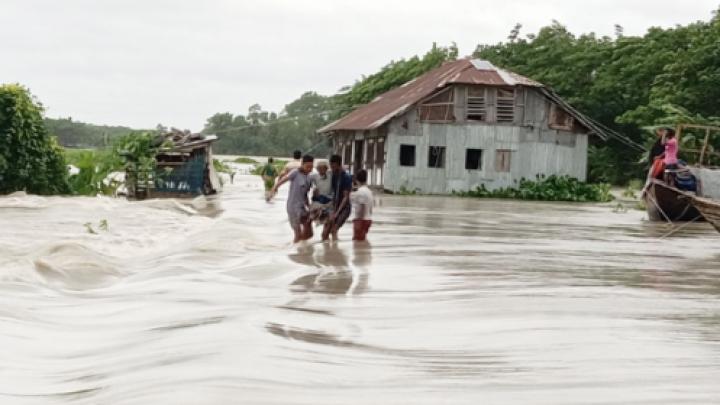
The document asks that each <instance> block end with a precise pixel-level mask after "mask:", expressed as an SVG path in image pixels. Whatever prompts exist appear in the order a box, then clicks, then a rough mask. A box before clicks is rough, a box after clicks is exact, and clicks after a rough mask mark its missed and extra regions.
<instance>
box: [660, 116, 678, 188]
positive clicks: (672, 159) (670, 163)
mask: <svg viewBox="0 0 720 405" xmlns="http://www.w3.org/2000/svg"><path fill="white" fill-rule="evenodd" d="M662 144H663V146H665V153H664V155H663V163H665V183H667V184H670V185H672V184H673V178H672V176H670V174H671V173H673V172H674V171H675V170H677V169H678V157H677V156H678V140H677V137H675V130H674V129H672V128H667V129H665V132H664V134H663V137H662Z"/></svg>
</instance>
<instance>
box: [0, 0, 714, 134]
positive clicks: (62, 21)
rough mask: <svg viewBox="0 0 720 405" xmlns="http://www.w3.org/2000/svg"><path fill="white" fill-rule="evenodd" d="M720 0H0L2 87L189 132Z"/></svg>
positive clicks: (705, 8) (681, 14)
mask: <svg viewBox="0 0 720 405" xmlns="http://www.w3.org/2000/svg"><path fill="white" fill-rule="evenodd" d="M719 4H720V0H692V1H684V2H681V1H675V2H670V1H657V0H589V1H588V0H585V1H579V0H544V1H531V0H504V1H487V0H443V1H438V0H435V1H425V0H407V1H405V0H403V1H395V0H363V1H346V0H312V1H310V0H248V1H241V0H236V1H231V0H203V1H200V0H102V1H98V0H0V83H8V82H19V83H21V84H23V85H25V86H27V87H29V88H30V89H31V90H32V91H33V93H34V94H35V95H36V96H37V97H38V98H39V99H40V101H42V103H43V104H44V105H45V106H46V108H47V115H48V116H51V117H58V116H62V117H67V116H71V117H73V119H75V120H81V121H86V122H92V123H98V124H114V125H127V126H133V127H137V128H152V127H154V126H155V125H156V124H158V123H163V124H164V125H168V126H178V127H181V128H189V129H192V130H201V129H202V127H203V125H204V123H205V120H206V119H207V118H208V117H209V116H211V115H212V114H214V113H216V112H226V111H229V112H232V113H245V112H247V109H248V107H249V106H250V105H252V104H254V103H259V104H261V105H262V106H263V107H264V108H265V109H269V110H273V111H279V110H281V109H282V108H283V106H284V105H285V104H287V103H288V102H290V101H292V100H294V99H295V98H297V97H298V96H299V95H300V94H302V93H303V92H304V91H307V90H315V91H318V92H320V93H322V94H332V93H335V92H336V91H337V90H338V89H339V88H340V87H342V86H343V85H348V84H352V83H353V82H354V81H355V80H356V79H357V78H359V77H360V76H361V75H363V74H370V73H373V72H375V71H377V69H379V68H380V67H381V66H383V65H385V64H386V63H387V62H389V61H390V60H392V59H399V58H402V57H408V56H412V55H415V54H420V53H424V52H425V51H427V50H428V49H429V48H430V47H431V45H432V43H433V42H437V43H438V44H439V45H447V44H450V43H451V42H453V41H454V42H456V43H457V44H458V46H459V48H460V55H461V56H463V55H469V54H470V53H472V51H473V50H474V49H475V46H476V45H477V44H478V43H495V42H498V41H501V40H503V39H505V38H506V37H507V35H508V33H509V31H510V30H511V29H512V27H513V26H514V25H515V23H518V22H519V23H521V24H523V29H522V34H523V35H525V34H527V33H531V32H536V31H537V29H538V28H540V27H542V26H544V25H548V24H549V23H550V22H551V21H552V20H553V19H556V20H558V21H560V22H561V23H562V24H564V25H566V26H567V27H568V28H569V29H570V30H571V31H572V32H574V33H583V32H590V31H594V32H596V33H598V34H601V35H613V32H614V24H620V25H622V26H623V27H624V28H625V34H626V35H636V34H637V35H641V34H643V33H644V32H645V31H646V30H647V28H648V27H651V26H661V27H670V26H674V25H676V24H687V23H690V22H693V21H697V20H708V19H709V18H710V17H711V14H712V11H713V10H715V9H717V7H718V5H719Z"/></svg>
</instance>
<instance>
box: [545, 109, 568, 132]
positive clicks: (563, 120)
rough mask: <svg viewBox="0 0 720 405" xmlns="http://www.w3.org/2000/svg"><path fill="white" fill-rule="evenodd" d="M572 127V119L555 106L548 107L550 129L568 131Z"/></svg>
mask: <svg viewBox="0 0 720 405" xmlns="http://www.w3.org/2000/svg"><path fill="white" fill-rule="evenodd" d="M572 126H573V117H572V116H571V115H570V114H568V113H567V111H565V110H564V109H562V108H561V107H559V106H558V105H557V104H552V105H551V106H550V128H552V129H564V130H567V131H570V130H571V129H572Z"/></svg>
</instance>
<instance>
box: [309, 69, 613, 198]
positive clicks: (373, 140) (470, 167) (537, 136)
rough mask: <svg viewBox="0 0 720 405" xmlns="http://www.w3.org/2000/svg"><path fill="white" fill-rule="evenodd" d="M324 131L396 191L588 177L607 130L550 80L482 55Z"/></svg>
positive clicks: (356, 164) (375, 181)
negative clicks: (591, 157)
mask: <svg viewBox="0 0 720 405" xmlns="http://www.w3.org/2000/svg"><path fill="white" fill-rule="evenodd" d="M318 132H319V133H322V134H325V135H328V136H330V137H331V138H332V142H333V148H334V151H335V153H337V154H339V155H341V156H342V157H343V163H344V164H346V165H349V166H350V168H351V170H352V171H356V170H359V169H361V168H363V169H366V170H367V171H368V175H369V181H370V184H371V185H373V186H376V187H379V188H384V189H386V190H389V191H393V192H397V191H400V190H401V189H403V188H404V189H407V190H419V191H420V192H423V193H433V194H447V193H451V192H452V191H453V190H455V191H461V190H462V191H465V190H469V189H474V188H475V187H477V186H479V185H481V184H483V185H485V187H487V188H488V189H495V188H498V187H506V186H510V185H512V184H513V183H514V181H516V180H519V179H521V178H523V177H524V178H529V179H534V178H535V176H536V175H538V174H545V175H553V174H558V175H570V176H572V177H576V178H578V179H580V180H585V178H586V170H587V169H586V168H587V147H588V136H589V135H591V134H593V135H597V136H599V137H600V138H602V139H605V138H606V135H605V133H604V132H603V130H602V129H601V128H599V127H598V126H597V125H596V124H595V123H594V122H593V121H592V120H590V119H588V118H587V117H585V116H583V115H582V114H581V113H579V112H578V111H577V110H575V109H574V108H573V107H572V106H570V105H569V104H568V103H566V102H565V101H563V100H562V99H560V97H558V96H557V95H556V94H555V93H554V92H553V91H552V90H551V89H549V88H547V87H545V86H544V85H542V84H540V83H537V82H535V81H533V80H530V79H528V78H526V77H523V76H520V75H518V74H515V73H512V72H509V71H506V70H503V69H500V68H498V67H495V66H493V65H492V64H491V63H489V62H487V61H483V60H470V59H461V60H457V61H454V62H448V63H445V64H444V65H442V66H440V67H438V68H437V69H435V70H432V71H430V72H428V73H426V74H424V75H422V76H420V77H418V78H417V79H415V80H413V81H411V82H408V83H406V84H404V85H403V86H401V87H398V88H395V89H393V90H390V91H388V92H386V93H384V94H382V95H380V96H378V97H377V98H376V99H375V100H373V101H372V102H370V103H368V104H366V105H364V106H361V107H359V108H357V109H356V110H354V111H352V112H351V113H349V114H347V115H346V116H344V117H342V118H340V119H339V120H337V121H335V122H333V123H331V124H329V125H327V126H326V127H324V128H321V129H320V130H319V131H318Z"/></svg>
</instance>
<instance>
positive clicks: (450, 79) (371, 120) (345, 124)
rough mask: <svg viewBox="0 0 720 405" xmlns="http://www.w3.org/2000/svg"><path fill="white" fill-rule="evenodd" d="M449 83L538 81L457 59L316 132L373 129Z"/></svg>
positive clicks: (477, 61) (534, 84)
mask: <svg viewBox="0 0 720 405" xmlns="http://www.w3.org/2000/svg"><path fill="white" fill-rule="evenodd" d="M450 84H483V85H487V86H530V87H544V86H543V85H542V84H540V83H538V82H536V81H533V80H531V79H528V78H527V77H524V76H521V75H519V74H516V73H513V72H510V71H507V70H504V69H501V68H498V67H496V66H495V65H493V64H492V63H490V62H488V61H485V60H480V59H459V60H456V61H453V62H447V63H445V64H443V65H442V66H440V67H438V68H436V69H434V70H431V71H429V72H427V73H425V74H424V75H422V76H419V77H417V78H416V79H414V80H411V81H409V82H407V83H405V84H403V85H402V86H400V87H397V88H394V89H392V90H390V91H388V92H385V93H383V94H381V95H379V96H378V97H376V98H375V99H374V100H373V101H371V102H370V103H368V104H365V105H363V106H361V107H358V108H357V109H355V110H354V111H352V112H350V113H349V114H347V115H345V116H344V117H342V118H340V119H339V120H337V121H335V122H333V123H331V124H329V125H327V126H325V127H323V128H320V129H319V130H318V132H321V133H322V132H330V131H337V130H368V129H375V128H377V127H379V126H381V125H382V124H384V123H386V122H387V121H389V120H390V119H392V118H393V117H396V116H398V115H400V114H402V113H404V112H405V111H407V110H408V109H409V108H410V107H412V106H413V105H414V104H415V103H417V102H418V101H420V100H422V99H424V98H425V97H427V96H429V95H431V94H432V93H434V92H435V91H436V90H438V89H440V88H443V87H445V86H447V85H450Z"/></svg>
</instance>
